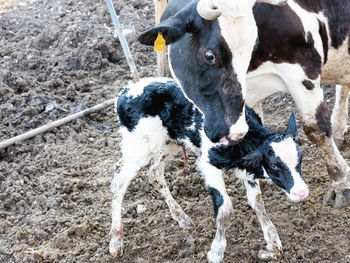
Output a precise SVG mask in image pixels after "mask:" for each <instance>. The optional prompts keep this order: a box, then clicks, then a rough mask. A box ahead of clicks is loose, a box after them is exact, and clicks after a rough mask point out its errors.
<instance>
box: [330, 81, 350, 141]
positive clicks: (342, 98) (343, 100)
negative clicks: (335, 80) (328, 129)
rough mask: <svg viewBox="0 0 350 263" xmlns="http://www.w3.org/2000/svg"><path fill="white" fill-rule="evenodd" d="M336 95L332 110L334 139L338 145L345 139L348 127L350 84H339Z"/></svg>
mask: <svg viewBox="0 0 350 263" xmlns="http://www.w3.org/2000/svg"><path fill="white" fill-rule="evenodd" d="M335 94H336V97H335V103H334V107H333V112H332V118H331V121H332V131H333V135H332V136H333V139H334V142H335V143H336V145H337V146H338V147H340V146H341V144H342V142H343V140H344V134H345V133H346V131H347V129H348V125H347V120H348V100H349V95H350V85H343V86H341V85H337V86H336V93H335Z"/></svg>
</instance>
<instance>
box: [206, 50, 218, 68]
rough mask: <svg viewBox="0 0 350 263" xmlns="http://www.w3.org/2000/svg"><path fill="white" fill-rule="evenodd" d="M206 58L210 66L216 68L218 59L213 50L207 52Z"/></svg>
mask: <svg viewBox="0 0 350 263" xmlns="http://www.w3.org/2000/svg"><path fill="white" fill-rule="evenodd" d="M204 58H205V61H206V62H207V63H208V64H209V65H211V66H214V65H215V64H216V57H215V55H214V53H213V52H212V51H211V50H207V51H205V54H204Z"/></svg>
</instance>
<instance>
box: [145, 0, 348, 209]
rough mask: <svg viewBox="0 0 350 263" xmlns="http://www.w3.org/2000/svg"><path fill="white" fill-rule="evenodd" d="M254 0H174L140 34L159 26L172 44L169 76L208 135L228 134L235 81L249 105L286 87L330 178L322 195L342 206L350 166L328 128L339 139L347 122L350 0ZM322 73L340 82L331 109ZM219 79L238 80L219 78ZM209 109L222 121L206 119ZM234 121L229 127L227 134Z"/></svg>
mask: <svg viewBox="0 0 350 263" xmlns="http://www.w3.org/2000/svg"><path fill="white" fill-rule="evenodd" d="M223 2H227V3H226V4H227V6H222V4H223ZM256 2H257V4H255V3H256ZM258 2H263V1H254V0H245V1H242V0H231V1H220V0H200V1H198V0H193V1H187V0H172V1H170V3H169V4H168V6H167V8H166V9H165V11H164V13H163V16H162V19H161V20H162V22H161V23H160V24H159V25H157V26H155V27H153V28H150V29H148V30H147V31H145V32H143V33H142V34H141V35H140V36H139V38H138V39H139V41H140V42H141V43H143V44H146V45H150V44H151V45H152V44H153V41H154V40H155V38H156V36H157V34H158V32H161V33H163V35H164V37H165V39H166V41H167V43H168V44H170V47H169V58H170V64H171V69H172V76H173V77H174V78H177V79H178V80H179V83H180V84H181V86H182V88H183V90H184V92H185V93H186V95H187V96H188V97H189V98H191V99H192V100H193V102H194V103H195V104H196V105H197V106H198V107H199V108H200V109H202V111H203V113H204V115H205V119H206V123H205V131H206V133H207V135H208V137H209V138H210V139H211V140H212V141H213V142H217V141H220V140H221V138H223V139H225V138H228V139H230V138H233V137H232V136H231V132H230V131H231V130H228V127H233V126H230V125H231V124H233V123H234V121H235V120H236V118H232V116H233V115H235V114H237V110H235V109H237V108H238V106H239V107H240V105H241V103H242V100H238V99H237V98H238V97H237V92H236V90H237V89H239V87H240V88H241V89H242V92H241V93H242V95H241V97H242V98H243V99H244V100H245V102H246V103H247V104H248V105H249V106H251V107H254V108H259V107H260V105H261V101H263V100H264V99H265V98H266V97H267V96H269V95H271V94H274V93H276V92H288V93H290V95H291V96H292V97H293V99H294V101H295V103H296V105H297V108H298V110H299V112H300V116H301V120H302V124H303V128H304V131H305V134H306V135H307V136H308V138H309V139H310V140H311V141H312V142H313V143H315V144H316V145H317V146H318V147H319V148H320V150H321V151H322V153H323V156H324V158H325V161H326V165H327V170H328V173H329V176H330V179H331V185H330V188H329V191H328V193H327V194H326V196H325V198H324V203H327V202H328V201H330V200H331V199H333V198H334V199H335V203H334V204H335V206H336V207H341V206H345V205H347V204H348V203H350V194H349V192H350V167H349V166H348V164H347V163H346V161H345V160H344V158H343V157H342V156H341V154H340V152H339V150H338V148H337V146H336V145H335V142H334V139H333V138H332V133H333V134H334V136H335V139H336V140H338V141H339V140H340V139H341V138H342V136H343V134H344V132H345V130H346V119H345V118H346V117H347V101H348V96H349V91H350V37H349V36H350V1H349V0H312V1H311V0H288V4H287V5H285V6H282V7H277V6H272V5H269V4H265V3H258ZM264 2H270V3H273V4H281V3H282V2H283V1H264ZM197 3H198V4H197ZM254 4H255V5H254ZM200 17H202V18H203V19H201V18H200ZM254 44H255V45H254ZM247 63H248V64H249V65H248V64H247ZM247 65H248V67H247ZM229 70H231V71H232V72H233V74H231V75H230V78H226V77H225V76H223V72H228V71H229ZM321 77H322V81H323V82H324V83H327V84H340V85H343V87H342V88H341V87H340V86H339V87H338V88H337V94H339V95H338V98H337V100H336V102H337V103H336V107H335V108H334V111H333V115H332V117H331V114H330V112H329V110H328V108H327V105H326V102H325V100H324V95H323V90H322V88H321V85H320V84H321ZM224 80H228V81H229V82H232V83H235V84H232V85H231V86H228V85H221V84H222V83H225V82H223V81H224ZM237 83H238V84H239V85H238V84H237ZM227 101H228V102H229V103H226V104H225V102H227ZM217 102H220V103H217ZM207 116H208V121H207ZM213 116H218V119H217V120H224V121H222V122H221V121H215V122H214V121H210V120H211V117H213ZM331 118H332V119H331ZM331 120H332V123H331ZM223 123H226V125H224V124H223ZM332 128H333V129H332ZM237 129H238V125H236V128H235V129H234V127H233V128H232V134H233V133H234V132H233V131H235V130H237ZM332 130H333V131H332ZM240 131H242V128H241V129H240ZM236 134H237V133H236ZM222 141H225V140H222Z"/></svg>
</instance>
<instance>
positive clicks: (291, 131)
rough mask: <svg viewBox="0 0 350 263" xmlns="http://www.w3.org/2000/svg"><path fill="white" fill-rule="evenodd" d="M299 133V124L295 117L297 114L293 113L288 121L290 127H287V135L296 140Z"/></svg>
mask: <svg viewBox="0 0 350 263" xmlns="http://www.w3.org/2000/svg"><path fill="white" fill-rule="evenodd" d="M297 133H298V124H297V120H296V117H295V113H294V112H292V115H291V116H290V118H289V121H288V126H287V129H286V131H285V134H286V135H289V136H292V137H293V138H294V137H295V136H297Z"/></svg>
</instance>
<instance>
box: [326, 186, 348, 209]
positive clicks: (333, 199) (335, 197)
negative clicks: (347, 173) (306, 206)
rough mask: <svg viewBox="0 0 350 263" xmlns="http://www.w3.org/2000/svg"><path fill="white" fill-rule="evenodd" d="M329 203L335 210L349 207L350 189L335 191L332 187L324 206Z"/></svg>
mask: <svg viewBox="0 0 350 263" xmlns="http://www.w3.org/2000/svg"><path fill="white" fill-rule="evenodd" d="M329 202H330V203H331V204H332V205H334V207H335V208H341V207H345V206H348V205H349V204H350V189H343V190H335V189H334V188H332V187H331V188H330V189H329V190H328V192H327V193H326V195H325V196H324V198H323V204H324V205H326V204H328V203H329Z"/></svg>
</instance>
